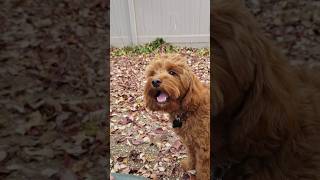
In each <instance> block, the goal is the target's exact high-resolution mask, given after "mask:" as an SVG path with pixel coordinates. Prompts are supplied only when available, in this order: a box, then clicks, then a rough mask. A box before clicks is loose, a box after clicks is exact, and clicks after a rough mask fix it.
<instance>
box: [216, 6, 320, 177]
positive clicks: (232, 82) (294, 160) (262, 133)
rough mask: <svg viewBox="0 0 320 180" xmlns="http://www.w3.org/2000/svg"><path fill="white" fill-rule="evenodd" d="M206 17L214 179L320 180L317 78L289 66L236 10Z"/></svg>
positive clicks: (314, 73)
mask: <svg viewBox="0 0 320 180" xmlns="http://www.w3.org/2000/svg"><path fill="white" fill-rule="evenodd" d="M211 13H212V14H211V18H213V19H212V22H213V23H212V24H211V32H213V33H211V37H210V41H211V44H212V45H213V47H212V48H213V52H212V55H213V61H212V68H211V71H212V72H213V76H212V77H213V79H211V81H213V84H214V87H213V90H212V91H211V93H213V97H212V98H213V99H214V108H213V111H214V117H213V132H212V133H213V137H214V139H213V141H214V142H213V143H214V144H213V145H212V151H213V154H214V162H213V163H214V166H215V167H214V173H215V177H216V178H219V177H220V178H221V177H223V179H224V180H237V179H250V180H298V179H299V180H301V179H314V180H316V179H317V180H319V179H320V80H319V78H320V73H319V71H316V70H312V69H306V68H304V67H293V66H290V65H289V63H288V61H287V60H286V58H285V57H284V56H283V55H282V54H281V53H280V51H279V49H278V48H277V47H276V46H275V45H274V44H273V43H271V42H270V41H269V40H268V39H267V38H266V37H265V35H264V34H263V33H262V32H261V30H260V29H259V27H258V25H257V23H256V22H255V20H254V18H253V16H252V15H251V14H250V13H249V11H248V10H247V9H246V8H245V7H244V5H243V4H241V2H239V1H237V0H222V1H221V0H216V1H214V2H213V11H211Z"/></svg>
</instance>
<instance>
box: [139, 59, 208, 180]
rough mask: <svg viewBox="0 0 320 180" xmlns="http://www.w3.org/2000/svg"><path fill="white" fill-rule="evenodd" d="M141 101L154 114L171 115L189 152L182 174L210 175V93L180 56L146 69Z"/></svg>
mask: <svg viewBox="0 0 320 180" xmlns="http://www.w3.org/2000/svg"><path fill="white" fill-rule="evenodd" d="M144 98H145V103H146V106H147V107H148V108H149V109H151V110H153V111H163V112H167V113H169V114H170V117H171V120H172V123H173V127H174V130H175V132H176V133H177V134H178V135H179V136H180V137H181V140H182V142H183V143H184V145H185V146H186V147H187V149H188V152H189V153H188V159H187V160H185V161H183V168H184V169H185V170H193V169H195V170H196V178H197V179H198V180H206V179H209V175H210V133H209V130H210V117H209V114H210V93H209V89H208V87H207V86H205V85H204V84H202V83H201V82H200V81H199V79H198V78H197V77H196V76H195V75H194V74H193V73H192V71H191V70H190V69H189V67H188V66H187V64H186V60H185V59H184V58H182V57H181V56H179V55H167V56H160V57H158V58H156V59H155V60H154V61H153V62H152V63H151V64H150V65H149V66H148V68H147V83H146V85H145V91H144Z"/></svg>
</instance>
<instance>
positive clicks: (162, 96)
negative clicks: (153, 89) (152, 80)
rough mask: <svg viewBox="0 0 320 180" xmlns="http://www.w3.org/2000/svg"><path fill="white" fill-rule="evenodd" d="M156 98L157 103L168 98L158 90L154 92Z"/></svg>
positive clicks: (163, 101)
mask: <svg viewBox="0 0 320 180" xmlns="http://www.w3.org/2000/svg"><path fill="white" fill-rule="evenodd" d="M156 99H157V102H158V103H166V102H168V100H169V96H168V94H167V93H165V92H163V91H158V92H157V94H156Z"/></svg>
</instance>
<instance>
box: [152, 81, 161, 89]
mask: <svg viewBox="0 0 320 180" xmlns="http://www.w3.org/2000/svg"><path fill="white" fill-rule="evenodd" d="M160 84H161V81H160V80H159V79H155V80H152V86H153V87H159V86H160Z"/></svg>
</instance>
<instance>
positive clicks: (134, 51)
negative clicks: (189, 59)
mask: <svg viewBox="0 0 320 180" xmlns="http://www.w3.org/2000/svg"><path fill="white" fill-rule="evenodd" d="M181 49H183V48H180V47H177V46H173V45H171V44H170V43H167V42H165V41H164V40H163V39H162V38H157V39H155V40H154V41H152V42H150V43H146V44H143V45H137V46H126V47H124V48H113V49H112V50H111V52H110V55H111V56H113V57H117V56H118V57H119V56H135V55H144V54H151V53H160V52H162V53H177V52H179V51H181ZM184 49H185V50H187V51H191V52H194V53H195V54H197V55H198V56H209V55H210V51H209V49H208V48H199V49H197V48H184Z"/></svg>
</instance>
